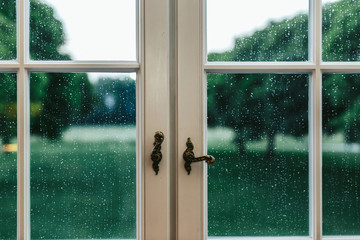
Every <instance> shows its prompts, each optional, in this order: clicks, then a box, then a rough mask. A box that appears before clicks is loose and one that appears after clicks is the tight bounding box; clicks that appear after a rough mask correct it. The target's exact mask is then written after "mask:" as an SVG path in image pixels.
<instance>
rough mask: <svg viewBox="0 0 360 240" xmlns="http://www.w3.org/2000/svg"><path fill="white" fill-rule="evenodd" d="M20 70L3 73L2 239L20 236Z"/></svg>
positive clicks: (0, 75)
mask: <svg viewBox="0 0 360 240" xmlns="http://www.w3.org/2000/svg"><path fill="white" fill-rule="evenodd" d="M16 133H17V131H16V74H11V73H0V239H16V189H17V188H16V184H17V181H16V176H17V174H16V148H17V146H16Z"/></svg>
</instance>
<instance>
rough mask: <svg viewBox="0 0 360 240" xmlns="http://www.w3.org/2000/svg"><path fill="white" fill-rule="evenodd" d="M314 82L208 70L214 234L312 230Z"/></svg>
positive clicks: (306, 232)
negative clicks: (310, 123) (311, 113)
mask: <svg viewBox="0 0 360 240" xmlns="http://www.w3.org/2000/svg"><path fill="white" fill-rule="evenodd" d="M308 82H309V79H308V75H300V74H298V75H295V74H284V75H280V74H279V75H278V74H208V85H207V87H208V153H209V154H211V155H213V156H215V158H216V163H215V165H213V166H210V167H209V170H208V226H209V229H208V234H209V236H295V235H297V236H308V235H309V170H308V168H309V164H308V162H309V160H308V155H309V153H308V105H309V103H308V102H309V98H308V91H309V90H308ZM229 96H231V98H229Z"/></svg>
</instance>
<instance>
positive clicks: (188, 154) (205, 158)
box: [183, 138, 215, 175]
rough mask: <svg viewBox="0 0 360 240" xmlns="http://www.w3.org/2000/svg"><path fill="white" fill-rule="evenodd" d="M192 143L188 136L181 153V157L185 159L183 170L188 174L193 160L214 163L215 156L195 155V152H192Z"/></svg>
mask: <svg viewBox="0 0 360 240" xmlns="http://www.w3.org/2000/svg"><path fill="white" fill-rule="evenodd" d="M193 150H194V145H193V143H192V142H191V139H190V138H188V140H187V142H186V150H185V152H184V154H183V158H184V160H185V165H184V166H185V170H186V171H187V173H188V175H190V172H191V163H193V162H201V161H205V162H206V163H207V164H208V165H213V164H214V163H215V158H214V157H213V156H211V155H205V156H201V157H197V158H196V157H195V154H194V152H193Z"/></svg>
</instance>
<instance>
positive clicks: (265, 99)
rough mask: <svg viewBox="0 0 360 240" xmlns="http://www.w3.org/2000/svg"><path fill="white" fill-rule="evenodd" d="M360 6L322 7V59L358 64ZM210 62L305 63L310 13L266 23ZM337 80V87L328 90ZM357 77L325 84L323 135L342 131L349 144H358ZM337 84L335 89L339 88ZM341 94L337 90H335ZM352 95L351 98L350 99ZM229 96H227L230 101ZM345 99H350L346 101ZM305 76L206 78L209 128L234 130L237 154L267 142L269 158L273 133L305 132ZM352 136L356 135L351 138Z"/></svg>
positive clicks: (349, 0) (344, 1) (328, 79)
mask: <svg viewBox="0 0 360 240" xmlns="http://www.w3.org/2000/svg"><path fill="white" fill-rule="evenodd" d="M359 14H360V3H359V2H358V1H355V0H341V1H339V2H335V3H331V4H327V5H325V6H324V9H323V58H324V60H326V61H358V60H359V58H360V54H359V51H360V37H359V35H360V16H359ZM208 60H209V61H308V15H307V14H299V15H297V16H295V17H293V18H291V19H286V20H282V21H280V22H274V21H272V22H270V23H269V24H268V25H267V26H266V27H265V28H264V29H262V30H259V31H256V32H254V33H253V34H252V35H250V36H245V37H239V38H236V39H235V43H234V46H233V48H232V49H231V50H229V51H226V52H223V53H210V54H209V55H208ZM334 81H336V84H337V85H336V86H337V87H336V88H334V87H332V85H333V84H334ZM356 81H357V80H356V75H346V77H345V75H339V74H326V75H324V77H323V86H324V89H326V91H327V93H328V94H324V96H323V125H324V132H325V133H333V132H336V131H339V130H341V129H342V126H343V124H345V122H346V126H348V128H351V131H346V133H344V134H345V135H346V139H347V141H349V142H353V141H358V140H360V139H359V138H360V129H354V128H353V127H351V126H353V123H354V122H355V121H357V119H358V118H359V114H360V110H358V108H356V107H355V106H356V105H357V104H359V103H360V102H359V100H360V97H359V96H360V93H359V91H357V88H356V89H354V90H353V91H349V92H346V93H345V92H344V91H341V89H337V88H339V87H341V88H348V89H351V86H355V85H356ZM338 85H339V86H338ZM337 90H340V91H337ZM349 94H350V97H349ZM229 96H231V97H229ZM345 99H350V102H349V101H348V100H346V101H345ZM308 109H309V76H308V75H307V74H208V124H209V126H214V125H216V124H219V125H222V126H228V127H231V128H233V129H234V130H235V132H236V135H237V137H236V141H237V143H238V145H239V150H240V152H243V151H244V150H245V147H244V142H245V141H246V140H253V139H261V138H265V139H267V142H268V148H267V154H272V153H273V150H274V137H275V135H276V134H277V133H279V132H281V133H283V134H289V135H293V136H302V135H304V134H307V133H308V116H309V112H308V111H309V110H308ZM355 136H356V137H355Z"/></svg>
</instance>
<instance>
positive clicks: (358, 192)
mask: <svg viewBox="0 0 360 240" xmlns="http://www.w3.org/2000/svg"><path fill="white" fill-rule="evenodd" d="M359 79H360V74H325V75H324V76H323V232H324V234H325V235H360V228H359V226H360V214H359V209H360V201H359V197H360V156H359V153H360V144H359V142H360V132H359V130H360V128H359V127H360V122H359V121H360V87H359Z"/></svg>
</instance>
